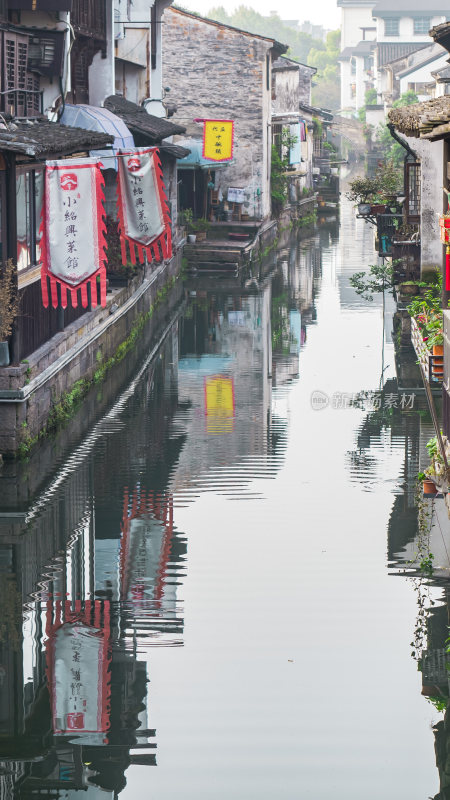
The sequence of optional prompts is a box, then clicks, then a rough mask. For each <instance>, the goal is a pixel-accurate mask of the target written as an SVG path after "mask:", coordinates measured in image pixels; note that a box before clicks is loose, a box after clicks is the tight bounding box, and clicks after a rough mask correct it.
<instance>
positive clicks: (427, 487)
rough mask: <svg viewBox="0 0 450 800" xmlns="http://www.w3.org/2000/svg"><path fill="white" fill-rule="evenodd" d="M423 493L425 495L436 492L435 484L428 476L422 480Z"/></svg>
mask: <svg viewBox="0 0 450 800" xmlns="http://www.w3.org/2000/svg"><path fill="white" fill-rule="evenodd" d="M423 493H424V495H425V496H426V497H430V496H434V495H435V494H437V489H436V484H435V483H433V481H431V480H429V479H428V478H427V479H426V480H424V482H423Z"/></svg>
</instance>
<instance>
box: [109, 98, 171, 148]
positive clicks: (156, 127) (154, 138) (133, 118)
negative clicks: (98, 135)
mask: <svg viewBox="0 0 450 800" xmlns="http://www.w3.org/2000/svg"><path fill="white" fill-rule="evenodd" d="M104 105H105V108H107V109H108V110H109V111H112V112H113V114H117V116H118V117H120V118H121V119H123V121H124V122H125V124H126V126H127V128H129V129H130V131H131V132H132V133H133V134H134V133H139V134H141V135H142V136H146V137H148V139H149V140H150V141H151V142H152V143H155V144H156V143H157V142H160V141H162V139H166V138H167V137H168V136H174V135H176V134H182V133H186V128H185V127H184V126H183V125H178V124H177V123H175V122H171V121H170V120H168V119H166V118H165V117H155V116H153V115H152V114H147V112H146V110H145V108H142V106H138V105H137V104H136V103H132V102H130V100H126V99H125V97H122V95H117V94H113V95H110V96H109V97H107V98H106V100H105V103H104Z"/></svg>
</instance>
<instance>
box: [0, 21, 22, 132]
mask: <svg viewBox="0 0 450 800" xmlns="http://www.w3.org/2000/svg"><path fill="white" fill-rule="evenodd" d="M27 60H28V37H27V36H22V35H21V34H19V33H12V32H11V31H4V33H3V86H2V90H3V91H4V92H8V94H6V95H2V97H3V106H4V107H3V110H4V111H6V112H8V113H10V114H15V115H16V116H23V115H24V113H25V94H24V93H23V92H20V91H15V90H19V89H26V74H27Z"/></svg>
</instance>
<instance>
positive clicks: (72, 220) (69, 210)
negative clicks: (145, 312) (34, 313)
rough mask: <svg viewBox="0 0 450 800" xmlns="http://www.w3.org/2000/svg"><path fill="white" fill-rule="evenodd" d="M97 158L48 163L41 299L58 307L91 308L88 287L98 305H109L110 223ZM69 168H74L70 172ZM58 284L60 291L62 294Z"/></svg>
mask: <svg viewBox="0 0 450 800" xmlns="http://www.w3.org/2000/svg"><path fill="white" fill-rule="evenodd" d="M100 167H101V163H100V161H99V160H98V159H95V158H84V159H71V160H70V162H69V163H68V162H67V161H47V163H46V169H45V201H44V207H43V214H42V225H41V235H42V247H41V252H42V268H41V287H42V302H43V304H44V306H45V307H46V308H47V307H48V304H49V287H50V296H51V304H52V306H53V308H57V307H58V305H61V306H62V308H66V307H67V295H68V293H70V297H71V301H72V306H73V307H76V306H77V304H78V296H77V295H78V290H80V294H81V305H82V306H83V308H87V306H88V286H90V290H91V291H90V295H91V297H90V300H91V305H92V307H93V308H95V307H96V305H97V279H99V280H100V302H101V305H102V306H105V305H106V255H105V249H106V239H105V233H106V225H105V222H104V219H103V217H104V207H103V204H104V194H103V186H104V179H103V176H102V173H101V169H100ZM68 168H69V169H70V172H68V171H67V170H68ZM58 287H59V295H60V298H59V296H58Z"/></svg>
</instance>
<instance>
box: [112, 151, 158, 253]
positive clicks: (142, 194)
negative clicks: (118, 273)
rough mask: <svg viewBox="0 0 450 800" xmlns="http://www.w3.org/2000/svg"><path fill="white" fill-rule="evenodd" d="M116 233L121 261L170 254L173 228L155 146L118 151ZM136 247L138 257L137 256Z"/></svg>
mask: <svg viewBox="0 0 450 800" xmlns="http://www.w3.org/2000/svg"><path fill="white" fill-rule="evenodd" d="M117 187H118V209H119V233H120V242H121V248H122V263H123V264H124V266H125V265H126V264H127V248H126V245H127V243H128V247H129V251H130V258H131V262H132V264H136V260H138V261H139V262H140V263H141V264H142V263H143V262H144V253H145V255H146V256H147V258H148V260H149V261H152V260H153V259H154V260H155V261H161V260H162V259H165V258H171V257H172V231H171V226H170V216H169V208H168V205H167V197H166V193H165V188H164V180H163V175H162V169H161V161H160V159H159V151H158V149H157V148H156V147H148V148H139V149H137V150H136V151H134V152H132V153H130V152H119V172H118V184H117ZM136 251H137V257H136Z"/></svg>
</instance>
